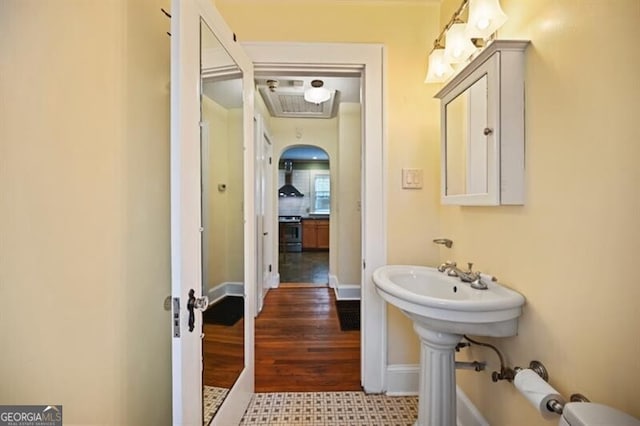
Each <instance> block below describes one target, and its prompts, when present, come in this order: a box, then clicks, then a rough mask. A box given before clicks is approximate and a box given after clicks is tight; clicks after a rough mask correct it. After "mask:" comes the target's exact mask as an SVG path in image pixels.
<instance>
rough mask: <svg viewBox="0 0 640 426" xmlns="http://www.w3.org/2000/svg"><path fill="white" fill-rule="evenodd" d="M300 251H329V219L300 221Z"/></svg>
mask: <svg viewBox="0 0 640 426" xmlns="http://www.w3.org/2000/svg"><path fill="white" fill-rule="evenodd" d="M302 250H329V219H303V220H302Z"/></svg>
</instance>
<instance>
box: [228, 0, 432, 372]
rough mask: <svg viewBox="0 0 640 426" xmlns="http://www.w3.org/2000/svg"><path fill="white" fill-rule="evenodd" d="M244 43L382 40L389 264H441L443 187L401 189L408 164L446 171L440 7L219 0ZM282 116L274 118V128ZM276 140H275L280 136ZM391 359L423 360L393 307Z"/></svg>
mask: <svg viewBox="0 0 640 426" xmlns="http://www.w3.org/2000/svg"><path fill="white" fill-rule="evenodd" d="M216 6H217V8H218V9H219V10H220V12H221V13H222V15H223V16H224V18H225V20H226V21H227V23H228V24H229V25H230V27H231V28H233V29H234V31H235V33H236V34H237V36H238V40H240V41H299V42H352V43H383V44H384V45H385V54H386V71H385V72H386V82H387V87H386V102H387V117H386V120H387V121H386V129H387V136H388V148H387V158H386V161H387V174H388V175H387V176H388V188H387V190H388V191H387V204H388V209H387V213H388V215H387V218H388V233H387V237H388V249H389V250H388V261H389V263H401V262H402V263H418V264H435V263H436V262H437V261H438V250H437V248H436V247H434V245H433V244H432V243H431V240H432V239H433V238H435V237H437V236H439V235H438V234H437V233H438V220H439V219H438V210H439V206H438V200H439V196H440V195H439V189H438V188H437V187H436V186H435V185H434V186H433V187H430V186H425V188H424V189H422V190H402V189H401V188H400V183H401V169H402V168H403V167H408V168H422V169H424V173H425V179H426V180H431V181H434V182H435V181H436V180H437V179H438V176H439V145H438V143H439V142H438V141H439V115H440V114H439V109H438V108H439V106H438V103H437V102H436V101H435V100H434V99H432V88H431V87H429V86H426V85H424V84H423V80H424V77H425V73H426V64H427V53H428V50H429V49H430V47H431V45H432V42H433V39H434V38H435V37H436V35H437V33H438V32H439V30H440V29H439V27H438V26H439V10H440V9H439V6H438V4H434V3H423V2H413V1H398V2H379V1H372V2H366V1H328V2H327V1H316V0H308V1H304V2H296V1H290V0H275V1H264V0H243V1H237V0H217V1H216ZM274 121H275V120H272V130H273V131H274V134H275V130H274V127H275V126H274V125H273V123H274ZM274 139H276V138H274ZM388 359H389V362H390V363H391V364H397V363H399V364H405V363H412V362H418V349H417V339H416V337H415V333H414V332H413V330H412V328H411V323H410V321H409V320H408V319H406V318H405V317H404V316H403V315H402V314H401V313H400V312H399V311H398V310H396V309H395V308H390V309H389V351H388Z"/></svg>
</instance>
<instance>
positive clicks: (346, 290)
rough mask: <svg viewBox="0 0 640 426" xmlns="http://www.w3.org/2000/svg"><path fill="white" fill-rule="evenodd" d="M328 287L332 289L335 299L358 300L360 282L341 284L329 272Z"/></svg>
mask: <svg viewBox="0 0 640 426" xmlns="http://www.w3.org/2000/svg"><path fill="white" fill-rule="evenodd" d="M329 287H331V288H332V289H333V292H334V293H335V295H336V300H360V284H342V283H340V281H339V280H338V277H337V276H335V275H334V274H329Z"/></svg>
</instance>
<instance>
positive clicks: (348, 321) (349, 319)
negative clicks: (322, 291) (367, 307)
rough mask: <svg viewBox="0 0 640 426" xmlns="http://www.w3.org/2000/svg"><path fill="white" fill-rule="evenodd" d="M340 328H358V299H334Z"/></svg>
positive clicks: (344, 329) (347, 329) (350, 329)
mask: <svg viewBox="0 0 640 426" xmlns="http://www.w3.org/2000/svg"><path fill="white" fill-rule="evenodd" d="M336 309H337V311H338V319H339V320H340V330H342V331H352V330H360V301H359V300H336Z"/></svg>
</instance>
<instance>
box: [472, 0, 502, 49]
mask: <svg viewBox="0 0 640 426" xmlns="http://www.w3.org/2000/svg"><path fill="white" fill-rule="evenodd" d="M505 22H507V15H505V14H504V12H503V11H502V8H501V7H500V2H499V0H470V2H469V20H468V24H467V28H466V33H467V37H469V38H482V39H485V40H486V39H487V38H489V37H490V36H491V35H492V34H493V33H495V32H496V31H497V30H498V28H500V27H501V26H502V25H504V23H505Z"/></svg>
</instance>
